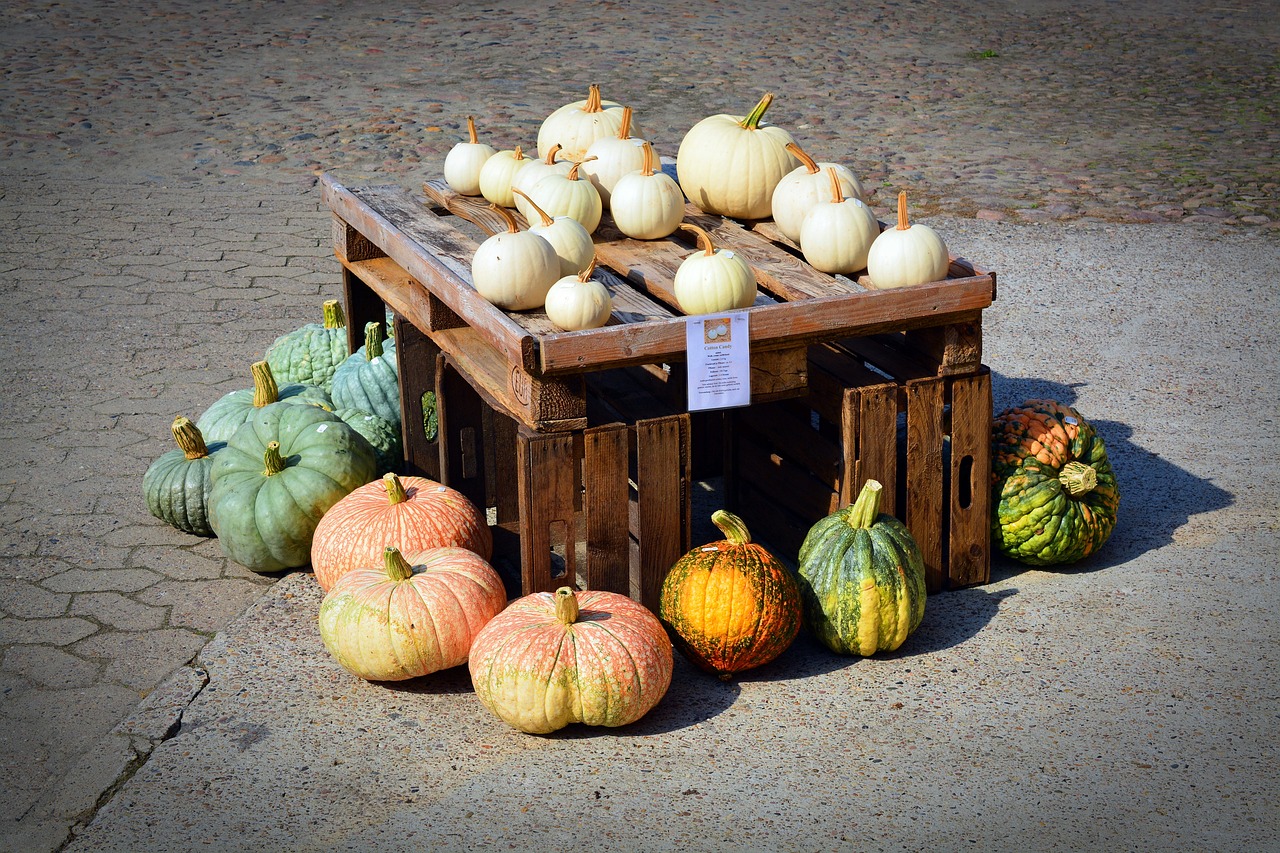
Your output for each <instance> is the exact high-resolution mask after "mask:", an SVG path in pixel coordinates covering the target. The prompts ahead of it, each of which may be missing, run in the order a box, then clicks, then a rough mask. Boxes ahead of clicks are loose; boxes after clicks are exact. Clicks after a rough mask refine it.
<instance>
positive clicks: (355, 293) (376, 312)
mask: <svg viewBox="0 0 1280 853" xmlns="http://www.w3.org/2000/svg"><path fill="white" fill-rule="evenodd" d="M342 299H343V308H344V313H345V314H346V316H347V352H348V353H353V352H355V351H356V350H358V349H360V347H362V346H364V326H365V324H366V323H369V322H375V321H376V322H379V323H385V322H386V318H387V309H386V306H385V304H384V303H383V301H382V297H381V295H380V294H379V293H378V292H377V290H376V289H375V288H373V287H370V286H369V284H368V283H367V282H365V281H363V280H362V279H361V278H359V277H358V276H353V275H352V274H351V273H350V271H348V270H346V269H343V271H342Z"/></svg>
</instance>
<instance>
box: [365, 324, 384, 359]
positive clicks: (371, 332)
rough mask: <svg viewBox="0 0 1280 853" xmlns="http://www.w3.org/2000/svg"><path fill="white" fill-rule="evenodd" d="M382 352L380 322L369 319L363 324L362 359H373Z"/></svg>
mask: <svg viewBox="0 0 1280 853" xmlns="http://www.w3.org/2000/svg"><path fill="white" fill-rule="evenodd" d="M382 352H383V350H382V324H381V323H379V322H378V321H377V320H371V321H369V322H368V323H365V324H364V360H365V361H373V360H374V359H375V358H377V357H378V356H380V355H382Z"/></svg>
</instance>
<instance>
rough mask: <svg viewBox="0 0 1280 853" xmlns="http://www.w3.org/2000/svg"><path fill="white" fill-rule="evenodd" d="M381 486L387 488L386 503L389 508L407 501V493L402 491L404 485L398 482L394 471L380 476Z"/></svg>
mask: <svg viewBox="0 0 1280 853" xmlns="http://www.w3.org/2000/svg"><path fill="white" fill-rule="evenodd" d="M382 484H383V485H384V486H386V488H387V503H388V504H390V505H391V506H395V505H396V504H402V503H404V502H405V501H407V500H408V499H409V493H408V492H406V491H405V490H404V483H402V482H400V478H399V477H397V476H396V475H395V472H394V471H388V472H387V473H386V474H384V475H383V476H382Z"/></svg>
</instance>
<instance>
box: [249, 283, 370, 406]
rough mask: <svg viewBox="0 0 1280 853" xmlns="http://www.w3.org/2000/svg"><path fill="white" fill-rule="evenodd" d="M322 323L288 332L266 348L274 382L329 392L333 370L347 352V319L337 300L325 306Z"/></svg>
mask: <svg viewBox="0 0 1280 853" xmlns="http://www.w3.org/2000/svg"><path fill="white" fill-rule="evenodd" d="M323 310H324V321H323V322H321V323H307V324H306V325H305V326H302V327H300V328H297V329H294V330H293V331H292V332H287V333H285V334H283V335H281V336H280V337H278V338H276V339H275V341H273V342H272V344H271V346H269V347H267V356H266V361H267V364H269V365H271V372H272V373H273V374H274V375H275V377H276V382H282V383H284V384H286V385H287V384H289V383H294V382H296V383H298V384H301V385H319V386H320V387H321V388H323V389H324V390H326V391H328V390H329V388H330V383H331V382H332V381H333V371H335V370H337V369H338V365H339V364H341V363H342V360H343V359H345V358H346V357H347V356H348V355H349V354H350V353H348V351H347V316H346V314H345V313H344V312H343V310H342V303H341V302H339V301H338V300H336V299H329V300H326V301H325V303H324V308H323Z"/></svg>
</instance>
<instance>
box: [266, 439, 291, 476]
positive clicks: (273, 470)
mask: <svg viewBox="0 0 1280 853" xmlns="http://www.w3.org/2000/svg"><path fill="white" fill-rule="evenodd" d="M262 461H263V464H264V467H263V469H262V476H264V477H274V476H275V475H276V474H279V473H280V472H281V471H283V470H284V469H285V468H286V467H287V466H286V465H285V464H284V457H283V456H281V455H280V442H278V441H272V442H268V444H267V450H266V452H265V453H263V454H262Z"/></svg>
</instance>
